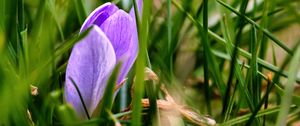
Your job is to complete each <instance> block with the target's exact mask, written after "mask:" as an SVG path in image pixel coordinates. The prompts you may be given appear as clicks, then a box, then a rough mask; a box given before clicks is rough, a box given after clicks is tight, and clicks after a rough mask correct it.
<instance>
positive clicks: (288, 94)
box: [276, 46, 300, 126]
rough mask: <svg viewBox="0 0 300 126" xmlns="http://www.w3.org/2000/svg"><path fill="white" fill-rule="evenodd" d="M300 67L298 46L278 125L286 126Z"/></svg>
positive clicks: (292, 62)
mask: <svg viewBox="0 0 300 126" xmlns="http://www.w3.org/2000/svg"><path fill="white" fill-rule="evenodd" d="M299 66H300V46H298V49H297V51H296V52H295V55H294V57H293V58H292V61H291V65H290V68H289V73H288V81H287V83H286V86H285V90H284V95H283V96H282V102H281V105H282V106H281V108H280V112H279V115H278V117H277V121H276V125H277V126H282V125H285V124H286V120H287V115H288V113H289V110H290V109H289V108H288V106H289V105H291V103H292V94H293V91H294V82H295V79H296V76H297V72H298V70H299Z"/></svg>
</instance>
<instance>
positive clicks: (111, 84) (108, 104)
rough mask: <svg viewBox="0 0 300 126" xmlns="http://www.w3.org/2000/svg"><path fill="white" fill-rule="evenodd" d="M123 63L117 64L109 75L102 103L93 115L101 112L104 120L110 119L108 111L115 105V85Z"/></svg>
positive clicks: (100, 114)
mask: <svg viewBox="0 0 300 126" xmlns="http://www.w3.org/2000/svg"><path fill="white" fill-rule="evenodd" d="M120 66H121V64H120V63H119V64H117V65H116V66H115V68H114V70H113V72H112V74H111V76H110V77H109V79H108V81H107V84H106V87H105V92H104V94H103V97H102V99H101V102H100V104H99V105H98V107H97V108H98V110H95V112H94V113H93V115H96V114H97V113H98V112H99V117H100V118H102V119H104V120H108V119H109V118H108V117H109V113H107V111H111V108H112V105H113V101H114V93H115V92H114V89H115V85H116V83H117V77H118V73H119V69H120ZM106 122H108V121H104V122H103V123H106Z"/></svg>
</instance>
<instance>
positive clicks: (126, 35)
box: [100, 10, 138, 84]
mask: <svg viewBox="0 0 300 126" xmlns="http://www.w3.org/2000/svg"><path fill="white" fill-rule="evenodd" d="M134 26H135V24H134V21H133V19H132V17H131V16H130V15H129V14H128V13H126V12H124V11H123V10H118V11H117V12H115V13H114V14H113V15H111V16H110V17H109V18H108V19H106V20H105V21H104V22H103V24H102V25H101V26H100V28H101V29H102V30H103V32H104V33H105V34H106V36H107V37H108V38H109V40H110V42H111V43H112V45H113V47H114V50H115V53H116V58H117V62H122V64H123V65H122V67H121V70H120V74H119V78H118V84H119V83H120V82H121V81H122V80H123V79H124V78H125V76H126V75H127V73H128V72H129V70H130V68H131V66H132V64H133V62H134V60H135V58H136V50H137V46H138V42H137V39H136V38H133V36H134V34H136V33H135V32H136V31H135V29H136V28H135V27H134ZM133 52H135V53H133Z"/></svg>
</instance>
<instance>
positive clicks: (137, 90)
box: [131, 0, 152, 126]
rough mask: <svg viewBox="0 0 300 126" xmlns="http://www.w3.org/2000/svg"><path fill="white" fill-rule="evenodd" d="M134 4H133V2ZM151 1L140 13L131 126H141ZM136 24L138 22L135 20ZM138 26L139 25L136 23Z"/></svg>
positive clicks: (148, 1) (145, 4) (147, 1)
mask: <svg viewBox="0 0 300 126" xmlns="http://www.w3.org/2000/svg"><path fill="white" fill-rule="evenodd" d="M134 3H135V2H134ZM151 5H152V2H151V0H144V3H143V9H142V10H143V11H142V22H141V25H140V26H141V27H138V38H139V54H138V57H137V60H136V66H135V67H136V81H135V84H134V97H133V102H132V103H133V104H132V105H133V112H132V120H131V125H132V126H140V125H141V121H142V120H141V114H142V113H141V111H142V105H141V99H142V97H143V94H144V67H145V60H146V49H147V42H148V33H149V32H148V24H149V23H150V22H149V19H150V8H151V7H152V6H151ZM135 12H136V14H137V12H138V10H137V7H135ZM137 22H138V20H137ZM138 24H139V23H138Z"/></svg>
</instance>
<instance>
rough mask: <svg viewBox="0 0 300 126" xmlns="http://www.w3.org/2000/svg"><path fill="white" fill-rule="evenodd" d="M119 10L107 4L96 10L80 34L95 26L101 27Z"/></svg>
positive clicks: (83, 25)
mask: <svg viewBox="0 0 300 126" xmlns="http://www.w3.org/2000/svg"><path fill="white" fill-rule="evenodd" d="M117 10H119V8H118V7H117V6H116V5H115V4H112V3H109V2H108V3H105V4H103V5H101V6H100V7H98V8H96V9H95V10H94V11H93V12H92V13H91V14H90V15H89V16H88V17H87V18H86V20H85V21H84V23H83V24H82V26H81V29H80V32H82V31H84V30H86V29H87V28H89V27H90V26H92V25H93V24H95V25H98V26H100V25H101V24H102V23H103V22H104V21H105V20H106V19H107V18H108V17H109V16H111V15H113V14H114V13H115V12H116V11H117Z"/></svg>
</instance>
